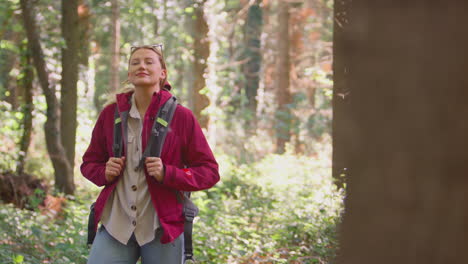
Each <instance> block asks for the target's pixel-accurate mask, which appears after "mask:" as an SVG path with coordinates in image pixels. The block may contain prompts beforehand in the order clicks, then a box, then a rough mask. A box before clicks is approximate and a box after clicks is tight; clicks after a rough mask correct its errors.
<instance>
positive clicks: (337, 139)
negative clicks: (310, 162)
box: [332, 0, 352, 188]
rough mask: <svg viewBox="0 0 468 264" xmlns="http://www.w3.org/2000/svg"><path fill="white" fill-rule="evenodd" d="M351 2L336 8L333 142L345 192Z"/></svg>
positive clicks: (335, 165) (339, 180) (334, 169)
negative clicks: (348, 44) (347, 34)
mask: <svg viewBox="0 0 468 264" xmlns="http://www.w3.org/2000/svg"><path fill="white" fill-rule="evenodd" d="M348 1H349V0H346V1H338V2H336V3H335V6H334V18H335V19H334V20H335V21H336V22H335V24H334V28H333V31H334V32H335V34H334V36H333V38H334V39H333V54H334V58H333V99H332V105H333V120H332V138H333V154H332V159H333V165H332V175H333V179H334V181H335V183H336V185H337V186H338V188H344V187H345V183H346V175H347V170H348V168H349V161H348V158H349V154H348V153H347V151H349V147H347V145H348V144H349V143H350V142H351V141H352V139H351V138H349V133H348V129H350V127H351V125H352V123H350V121H349V120H350V117H349V112H350V108H349V107H350V106H349V101H350V96H351V91H350V87H349V85H347V82H346V81H347V76H348V69H347V65H346V63H347V62H348V60H349V59H348V57H349V55H350V54H349V52H350V51H349V48H348V47H347V46H346V45H345V40H346V35H345V34H346V33H347V31H345V29H346V27H347V26H348V16H347V12H346V11H347V9H348V8H349V2H348Z"/></svg>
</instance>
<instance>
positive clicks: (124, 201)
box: [101, 95, 159, 246]
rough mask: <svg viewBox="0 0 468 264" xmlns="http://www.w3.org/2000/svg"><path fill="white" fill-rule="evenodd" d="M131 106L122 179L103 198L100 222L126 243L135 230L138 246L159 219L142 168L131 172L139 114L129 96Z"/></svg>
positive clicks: (136, 156) (138, 145) (138, 151)
mask: <svg viewBox="0 0 468 264" xmlns="http://www.w3.org/2000/svg"><path fill="white" fill-rule="evenodd" d="M131 100H132V107H131V109H130V112H129V117H128V144H127V160H126V165H125V170H124V173H123V178H122V179H120V180H119V181H118V183H117V186H116V188H115V189H114V191H113V192H112V194H111V195H110V197H109V199H108V200H107V203H106V206H105V207H104V211H103V214H102V218H101V219H102V220H101V221H102V224H103V225H104V226H105V227H106V230H107V231H108V232H109V234H110V235H111V236H112V237H114V238H115V239H117V240H118V241H119V242H120V243H122V244H124V245H126V244H127V243H128V240H129V239H130V237H131V236H132V233H135V238H136V241H137V243H138V245H140V246H143V245H144V244H146V243H148V242H151V241H152V240H154V237H155V230H156V229H157V228H158V227H159V219H158V217H157V214H156V211H155V210H154V207H153V204H152V202H151V197H150V193H149V191H148V184H147V182H146V178H145V173H144V170H139V171H135V167H137V166H138V163H139V162H140V158H141V156H142V152H143V150H142V148H141V130H142V127H143V124H142V120H141V117H140V113H139V112H138V109H137V107H136V105H135V98H134V96H133V95H132V99H131Z"/></svg>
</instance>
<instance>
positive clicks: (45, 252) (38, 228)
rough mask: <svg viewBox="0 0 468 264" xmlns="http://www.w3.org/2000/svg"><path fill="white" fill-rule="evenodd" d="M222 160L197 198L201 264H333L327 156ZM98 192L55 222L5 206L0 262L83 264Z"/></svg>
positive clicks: (336, 196)
mask: <svg viewBox="0 0 468 264" xmlns="http://www.w3.org/2000/svg"><path fill="white" fill-rule="evenodd" d="M321 152H323V151H321ZM217 157H218V161H219V162H220V164H221V168H220V172H221V175H222V181H221V182H220V183H219V184H217V185H216V186H215V187H214V188H212V189H209V190H207V191H203V192H196V193H193V196H192V197H193V200H194V202H195V203H196V204H197V205H198V206H199V208H200V217H198V218H196V222H195V224H194V249H195V257H196V258H197V259H198V261H199V263H213V264H224V263H239V264H240V263H262V262H268V263H330V261H331V259H333V257H334V254H335V251H336V249H337V246H338V245H337V238H336V225H337V223H338V222H339V219H340V213H341V210H342V198H343V197H342V196H343V195H342V192H341V191H340V190H337V189H336V187H335V186H334V185H333V184H332V179H331V176H330V174H331V173H330V161H329V158H327V156H325V157H321V156H317V157H315V158H311V157H305V156H304V157H301V156H294V155H290V154H285V155H268V156H267V157H265V158H264V159H263V160H261V161H259V162H256V163H252V164H249V165H246V164H238V163H237V162H236V161H235V160H234V159H232V158H231V157H229V156H224V155H218V156H217ZM85 190H86V191H85ZM96 191H97V189H92V190H91V189H90V188H81V189H79V190H78V191H77V193H78V194H79V196H78V197H69V199H68V201H67V204H66V207H65V214H64V216H63V218H61V219H58V220H55V221H50V220H49V219H48V218H46V217H45V216H42V215H40V213H38V212H32V211H23V210H18V209H16V208H13V207H12V206H11V205H0V228H1V230H2V231H3V232H2V235H0V263H5V264H17V263H54V264H61V263H76V264H81V263H86V259H87V256H88V253H89V250H88V248H87V247H86V245H85V243H86V230H87V228H86V223H87V214H88V206H89V204H90V203H91V200H93V199H94V198H95V197H96V196H97V194H96Z"/></svg>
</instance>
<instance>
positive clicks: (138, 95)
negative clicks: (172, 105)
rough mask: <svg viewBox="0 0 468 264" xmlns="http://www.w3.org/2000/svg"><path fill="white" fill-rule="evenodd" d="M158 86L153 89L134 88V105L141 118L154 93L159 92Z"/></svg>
mask: <svg viewBox="0 0 468 264" xmlns="http://www.w3.org/2000/svg"><path fill="white" fill-rule="evenodd" d="M159 90H160V89H159V85H158V86H155V87H135V103H136V107H137V109H138V112H140V115H141V116H144V115H145V113H146V110H147V109H148V107H149V105H150V104H151V99H152V98H153V93H154V92H159Z"/></svg>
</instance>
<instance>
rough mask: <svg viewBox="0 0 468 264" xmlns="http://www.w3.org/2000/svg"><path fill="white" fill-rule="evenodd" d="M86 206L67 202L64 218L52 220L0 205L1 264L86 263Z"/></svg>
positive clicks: (75, 201)
mask: <svg viewBox="0 0 468 264" xmlns="http://www.w3.org/2000/svg"><path fill="white" fill-rule="evenodd" d="M69 198H72V197H69ZM87 206H88V204H87V202H86V203H83V202H81V201H78V200H70V199H69V200H68V202H67V205H66V207H65V209H64V210H65V212H64V217H63V219H58V220H54V221H51V220H50V219H49V218H48V217H47V216H45V215H41V214H40V213H39V212H38V211H28V210H18V209H16V208H14V207H12V206H11V205H1V206H0V228H1V230H2V233H3V234H2V236H3V237H2V239H1V240H0V262H1V263H5V264H13V263H31V264H32V263H56V264H61V263H63V264H70V263H76V264H78V263H80V264H81V263H86V259H87V255H88V248H87V246H86V229H85V226H84V223H85V222H86V217H87V213H88V209H87Z"/></svg>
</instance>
